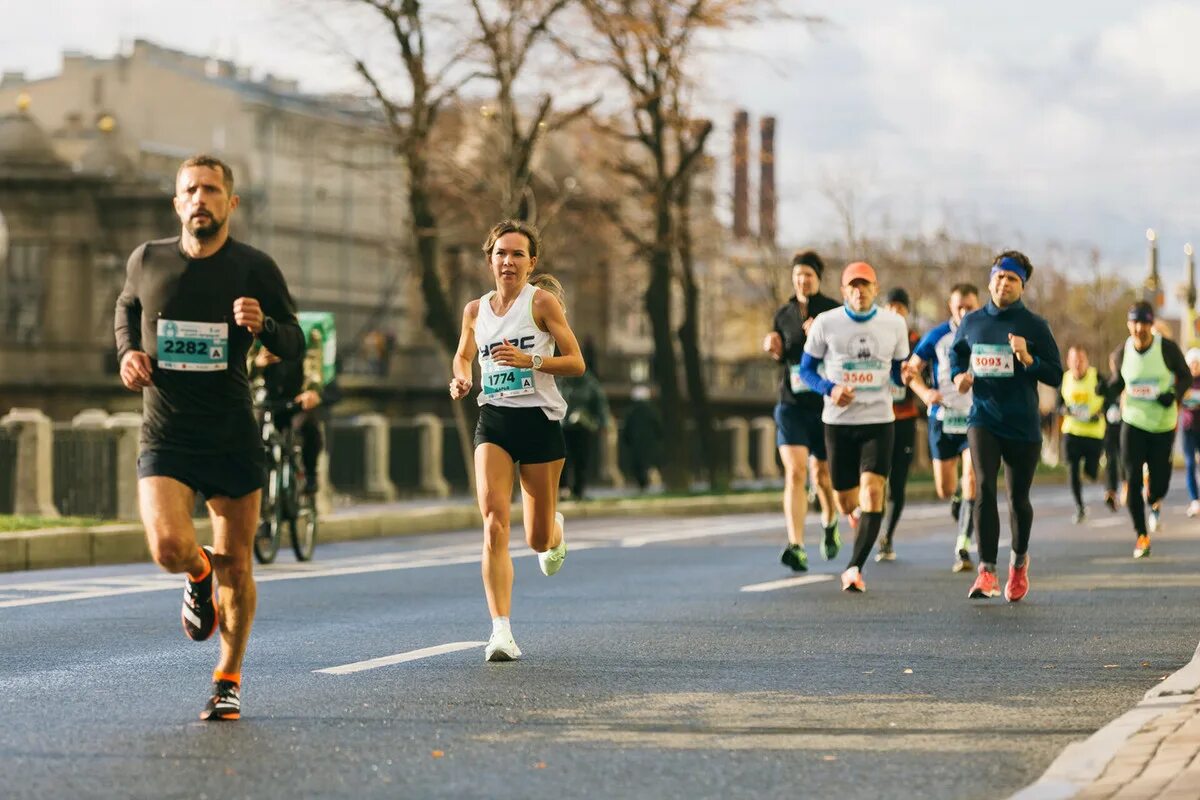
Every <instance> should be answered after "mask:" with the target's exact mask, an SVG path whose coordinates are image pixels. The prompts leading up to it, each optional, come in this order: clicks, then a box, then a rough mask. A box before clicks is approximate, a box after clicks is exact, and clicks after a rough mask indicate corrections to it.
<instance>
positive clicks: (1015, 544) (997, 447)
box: [967, 428, 1042, 565]
mask: <svg viewBox="0 0 1200 800" xmlns="http://www.w3.org/2000/svg"><path fill="white" fill-rule="evenodd" d="M967 442H968V443H969V444H970V445H971V461H972V462H974V465H975V480H976V484H977V488H976V491H975V525H976V530H977V531H978V536H979V560H980V562H982V563H984V564H992V565H995V563H996V553H997V551H999V549H1000V512H999V511H998V510H997V508H996V500H997V498H996V481H997V480H998V479H999V477H1000V464H1001V462H1003V463H1004V467H1005V470H1004V477H1005V480H1006V481H1007V482H1008V526H1009V528H1010V529H1011V531H1012V539H1013V541H1012V550H1013V552H1014V553H1016V554H1017V555H1023V554H1025V553H1026V552H1027V551H1028V550H1029V531H1030V530H1031V529H1032V528H1033V505H1032V504H1031V503H1030V502H1029V489H1030V488H1031V487H1032V486H1033V474H1034V472H1035V471H1036V470H1037V465H1038V460H1039V459H1040V458H1041V454H1042V444H1041V442H1023V441H1020V440H1018V439H1002V438H1000V437H999V436H996V435H995V434H993V433H992V432H991V431H989V430H986V429H984V428H971V429H970V430H968V431H967Z"/></svg>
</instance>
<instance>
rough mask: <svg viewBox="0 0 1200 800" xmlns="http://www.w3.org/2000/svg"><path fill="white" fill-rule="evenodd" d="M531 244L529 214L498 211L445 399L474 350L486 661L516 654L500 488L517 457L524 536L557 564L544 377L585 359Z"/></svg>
mask: <svg viewBox="0 0 1200 800" xmlns="http://www.w3.org/2000/svg"><path fill="white" fill-rule="evenodd" d="M539 244H540V242H539V240H538V233H537V229H536V228H534V227H533V226H532V225H530V224H529V223H526V222H520V221H516V220H506V221H504V222H501V223H500V224H498V225H496V226H495V227H494V228H492V230H491V232H490V233H489V234H488V238H487V242H485V243H484V246H483V252H484V255H485V257H486V258H487V263H488V267H489V269H490V270H491V273H492V278H493V279H494V280H495V283H496V289H495V291H492V292H488V293H487V294H485V295H484V296H483V297H481V298H479V299H478V300H472V301H471V302H470V303H467V306H466V308H465V309H464V310H463V322H462V335H461V336H460V338H459V341H458V351H457V352H456V353H455V355H454V361H453V363H452V371H453V374H454V377H453V378H451V380H450V397H451V398H452V399H454V400H461V399H462V398H464V397H466V396H467V395H468V394H469V393H470V391H471V387H472V385H473V383H472V369H471V367H472V363H473V362H474V361H475V360H476V359H478V360H479V366H480V374H481V381H480V382H481V384H482V385H481V386H480V389H479V394H478V402H479V406H480V409H479V411H480V414H479V424H478V425H477V426H476V429H475V486H476V493H477V495H478V500H479V511H480V513H481V514H482V515H483V588H484V594H485V595H486V596H487V604H488V610H489V611H490V612H491V615H492V634H491V638H490V639H489V640H488V645H487V649H486V650H485V653H484V656H485V658H486V659H487V660H488V661H512V660H514V659H517V658H520V656H521V649H520V648H519V647H517V643H516V642H515V641H514V640H513V636H512V628H511V625H510V623H509V611H510V607H511V605H512V581H513V568H512V558H511V557H510V556H509V553H508V538H509V528H510V515H511V500H510V498H511V495H512V485H513V476H514V472H516V471H517V470H518V466H517V465H518V464H519V465H520V466H519V472H520V476H521V495H522V497H523V500H524V520H525V541H526V542H527V543H528V544H529V546H530V548H532V549H533V550H534V551H535V552H536V553H537V554H538V563H539V565H540V566H541V569H542V572H543V573H545V574H546V575H553V574H554V573H556V572H558V570H559V568H560V567H561V566H562V563H563V559H564V558H565V557H566V554H567V545H566V540H565V539H564V538H563V518H562V514H559V513H558V512H557V510H556V507H557V504H558V479H559V475H560V474H561V473H562V468H563V461H564V455H565V447H564V445H563V436H562V425H561V423H560V422H559V420H561V419H562V418H563V414H564V413H565V412H566V403H565V402H564V401H563V398H562V395H561V394H559V391H558V385H557V384H556V383H555V380H554V378H555V376H557V375H564V376H571V375H582V374H583V372H584V370H585V369H586V367H585V365H584V363H583V356H582V355H581V354H580V351H579V342H578V341H576V339H575V334H574V333H573V332H572V331H571V327H570V325H568V324H567V317H566V313H565V311H564V309H563V305H562V300H561V298H560V296H559V295H560V293H561V291H562V287H561V286H559V285H558V281H556V280H554V279H553V278H552V277H550V276H548V275H543V276H538V277H534V275H533V269H534V267H535V266H536V264H537V261H538V252H539ZM531 278H532V281H531ZM535 284H541V285H545V286H548V287H551V288H550V290H543V289H541V288H538V286H537V285H535ZM556 346H557V348H558V352H559V355H557V356H556V355H554V350H555V347H556Z"/></svg>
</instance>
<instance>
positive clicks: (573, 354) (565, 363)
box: [529, 292, 587, 377]
mask: <svg viewBox="0 0 1200 800" xmlns="http://www.w3.org/2000/svg"><path fill="white" fill-rule="evenodd" d="M533 321H534V324H536V325H537V326H538V327H539V328H542V329H543V330H545V331H546V332H547V333H549V334H550V335H551V336H553V337H554V343H555V344H556V345H558V352H559V355H556V356H547V357H545V358H543V359H542V366H541V369H539V370H538V371H539V372H544V373H546V374H547V375H562V376H564V377H571V376H577V375H582V374H583V373H584V372H586V371H587V364H585V363H583V354H582V353H581V352H580V351H579V341H578V340H577V339H576V338H575V332H574V331H572V330H571V326H570V325H568V324H567V312H565V311H563V307H562V304H561V303H559V302H558V298H556V297H555V296H554V295H552V294H550V293H549V292H534V295H533ZM532 361H533V357H532V356H530V364H529V366H532Z"/></svg>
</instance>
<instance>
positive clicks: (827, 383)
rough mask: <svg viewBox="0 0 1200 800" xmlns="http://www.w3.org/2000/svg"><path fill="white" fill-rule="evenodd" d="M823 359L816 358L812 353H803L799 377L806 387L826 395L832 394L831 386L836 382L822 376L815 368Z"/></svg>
mask: <svg viewBox="0 0 1200 800" xmlns="http://www.w3.org/2000/svg"><path fill="white" fill-rule="evenodd" d="M824 361H825V359H823V358H817V357H816V356H814V355H813V354H812V353H805V354H804V358H803V359H802V360H801V361H800V377H801V378H802V379H803V380H804V382H805V383H807V384H808V388H810V389H812V390H813V391H814V392H820V393H821V394H823V395H825V396H826V397H828V396H829V395H831V394H833V387H834V386H837V384H836V383H834V382H833V381H831V380H829V379H828V378H822V377H821V373H819V372H817V368H818V367H820V366H821V364H822V363H824Z"/></svg>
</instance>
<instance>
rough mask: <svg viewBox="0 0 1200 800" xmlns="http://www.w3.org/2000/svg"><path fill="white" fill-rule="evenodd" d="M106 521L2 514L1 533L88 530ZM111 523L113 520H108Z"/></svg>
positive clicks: (0, 515) (0, 520) (90, 518)
mask: <svg viewBox="0 0 1200 800" xmlns="http://www.w3.org/2000/svg"><path fill="white" fill-rule="evenodd" d="M105 521H106V520H102V519H95V518H93V517H25V516H14V515H12V514H0V533H4V532H7V531H29V530H37V529H38V528H88V527H91V526H93V525H102V524H104V522H105ZM108 521H110V522H111V520H108Z"/></svg>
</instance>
